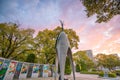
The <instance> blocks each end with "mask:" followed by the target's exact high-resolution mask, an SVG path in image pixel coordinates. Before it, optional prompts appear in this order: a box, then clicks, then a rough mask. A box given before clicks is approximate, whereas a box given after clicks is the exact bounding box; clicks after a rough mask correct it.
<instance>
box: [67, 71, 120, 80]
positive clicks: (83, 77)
mask: <svg viewBox="0 0 120 80" xmlns="http://www.w3.org/2000/svg"><path fill="white" fill-rule="evenodd" d="M75 76H76V80H120V77H117V78H100V77H99V76H98V75H93V74H80V73H75ZM65 77H66V78H68V80H73V79H72V75H66V76H65Z"/></svg>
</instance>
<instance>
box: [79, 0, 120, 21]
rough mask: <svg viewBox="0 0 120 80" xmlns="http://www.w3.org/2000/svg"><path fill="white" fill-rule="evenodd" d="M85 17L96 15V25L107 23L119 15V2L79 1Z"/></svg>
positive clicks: (104, 0)
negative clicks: (82, 6) (85, 13)
mask: <svg viewBox="0 0 120 80" xmlns="http://www.w3.org/2000/svg"><path fill="white" fill-rule="evenodd" d="M81 1H82V3H83V5H84V6H85V8H86V10H85V11H86V12H87V16H88V17H90V16H92V15H96V17H97V21H96V22H98V23H101V22H107V21H109V20H110V19H111V18H112V17H113V16H115V15H119V14H120V0H81Z"/></svg>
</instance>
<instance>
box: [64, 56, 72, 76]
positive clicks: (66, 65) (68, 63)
mask: <svg viewBox="0 0 120 80" xmlns="http://www.w3.org/2000/svg"><path fill="white" fill-rule="evenodd" d="M65 74H67V75H69V74H71V66H70V59H69V58H68V57H66V64H65Z"/></svg>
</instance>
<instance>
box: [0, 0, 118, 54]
mask: <svg viewBox="0 0 120 80" xmlns="http://www.w3.org/2000/svg"><path fill="white" fill-rule="evenodd" d="M59 20H63V21H64V28H67V29H68V28H70V29H73V30H74V31H76V33H77V35H78V36H79V37H80V42H79V49H77V50H75V49H73V52H75V51H78V50H92V51H93V54H94V55H96V54H98V53H106V54H110V53H119V54H120V16H119V15H117V16H114V17H113V18H112V19H111V20H110V21H109V22H107V23H95V21H96V16H95V15H94V16H91V17H89V18H88V17H87V16H86V12H85V7H84V6H83V5H82V3H81V2H80V0H0V23H4V22H15V23H19V24H20V25H21V27H22V28H32V29H35V31H36V32H35V34H37V32H38V31H40V30H44V29H46V28H47V29H54V28H56V27H57V26H60V23H59Z"/></svg>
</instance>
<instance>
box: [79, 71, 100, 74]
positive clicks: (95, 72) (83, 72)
mask: <svg viewBox="0 0 120 80" xmlns="http://www.w3.org/2000/svg"><path fill="white" fill-rule="evenodd" d="M80 73H81V74H100V72H97V71H91V72H88V71H81V72H80Z"/></svg>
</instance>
